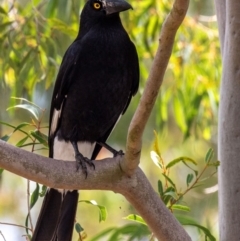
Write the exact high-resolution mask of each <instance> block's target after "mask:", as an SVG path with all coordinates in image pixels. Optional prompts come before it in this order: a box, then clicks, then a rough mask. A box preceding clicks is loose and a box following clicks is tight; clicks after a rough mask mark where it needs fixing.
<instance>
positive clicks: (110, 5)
mask: <svg viewBox="0 0 240 241" xmlns="http://www.w3.org/2000/svg"><path fill="white" fill-rule="evenodd" d="M103 5H105V11H106V14H107V15H110V14H112V13H119V12H123V11H126V10H128V9H130V8H131V9H132V6H131V5H130V4H129V3H128V2H126V1H124V0H104V1H103Z"/></svg>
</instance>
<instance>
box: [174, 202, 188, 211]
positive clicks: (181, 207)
mask: <svg viewBox="0 0 240 241" xmlns="http://www.w3.org/2000/svg"><path fill="white" fill-rule="evenodd" d="M171 208H172V209H173V210H180V211H186V212H190V210H191V209H190V207H188V206H184V205H180V204H173V205H172V206H171Z"/></svg>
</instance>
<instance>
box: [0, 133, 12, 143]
mask: <svg viewBox="0 0 240 241" xmlns="http://www.w3.org/2000/svg"><path fill="white" fill-rule="evenodd" d="M11 135H12V134H10V135H4V136H2V137H1V140H2V141H5V142H7V141H8V140H9V139H10V137H11Z"/></svg>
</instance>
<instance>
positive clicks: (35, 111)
mask: <svg viewBox="0 0 240 241" xmlns="http://www.w3.org/2000/svg"><path fill="white" fill-rule="evenodd" d="M14 108H20V109H24V110H26V111H28V112H30V113H31V114H32V115H33V116H34V117H35V119H36V120H39V110H38V108H37V107H35V106H33V105H30V104H19V105H14V106H11V107H9V108H7V110H10V109H14Z"/></svg>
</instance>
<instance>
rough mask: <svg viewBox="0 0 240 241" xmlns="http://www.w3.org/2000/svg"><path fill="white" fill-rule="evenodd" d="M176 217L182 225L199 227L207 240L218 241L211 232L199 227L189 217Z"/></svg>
mask: <svg viewBox="0 0 240 241" xmlns="http://www.w3.org/2000/svg"><path fill="white" fill-rule="evenodd" d="M175 217H176V218H177V220H178V221H179V222H180V223H181V224H182V225H189V226H194V227H197V228H198V229H199V230H201V231H202V232H203V233H204V234H205V235H206V237H207V238H209V240H210V241H216V238H215V237H214V236H213V235H212V234H211V232H210V230H209V229H207V228H205V227H203V226H202V225H199V224H198V223H197V222H196V221H195V220H194V219H192V218H190V217H187V216H180V215H176V216H175Z"/></svg>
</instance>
